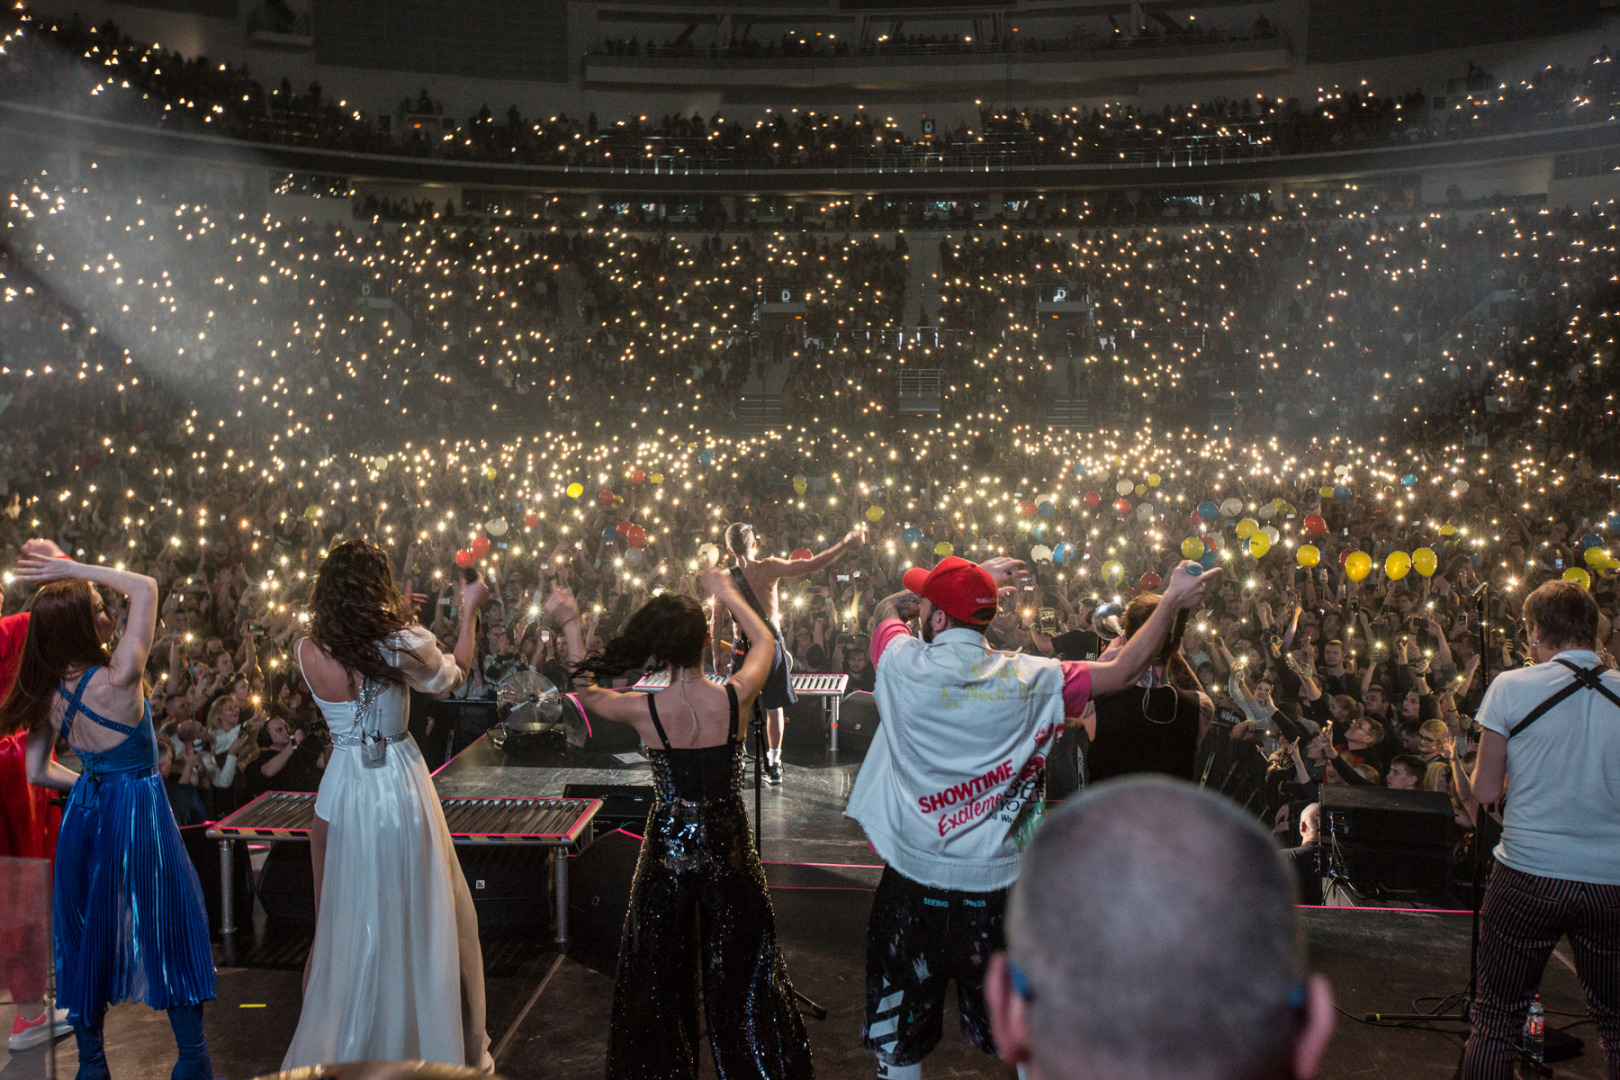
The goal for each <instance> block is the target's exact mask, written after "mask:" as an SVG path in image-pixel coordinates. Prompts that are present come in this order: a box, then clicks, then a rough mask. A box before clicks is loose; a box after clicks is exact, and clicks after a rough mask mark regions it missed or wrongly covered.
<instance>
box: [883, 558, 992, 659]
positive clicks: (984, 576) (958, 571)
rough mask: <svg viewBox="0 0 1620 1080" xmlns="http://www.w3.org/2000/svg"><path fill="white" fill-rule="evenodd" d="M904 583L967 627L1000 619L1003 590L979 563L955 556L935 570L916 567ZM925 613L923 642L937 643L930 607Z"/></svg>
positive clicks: (942, 560)
mask: <svg viewBox="0 0 1620 1080" xmlns="http://www.w3.org/2000/svg"><path fill="white" fill-rule="evenodd" d="M901 584H903V585H905V587H906V589H907V590H908V591H910V592H913V593H916V594H917V595H918V596H920V597H922V598H923V601H924V603H925V604H927V605H929V606H930V607H933V608H936V609H938V610H939V611H942V612H944V613H945V614H946V615H948V616H950V617H951V618H952V619H955V620H956V621H957V622H959V623H962V624H964V625H966V626H989V625H990V620H992V619H994V618H995V617H996V597H997V595H998V592H999V590H998V589H997V587H996V580H995V578H993V577H991V576H990V572H989V571H988V570H986V569H985V568H984V567H982V566H980V565H979V564H978V563H970V562H968V561H967V560H966V559H958V558H957V557H956V556H955V555H952V556H951V557H950V558H948V559H941V560H940V561H939V562H938V563H937V564H936V565H935V566H934V568H933V569H932V570H924V569H923V568H922V567H920V566H913V567H912V568H911V569H910V570H907V571H906V576H905V577H904V578H903V579H901ZM921 612H922V639H923V640H924V641H933V640H934V620H933V619H930V618H929V617H928V609H927V608H922V609H921ZM876 651H877V650H875V649H874V650H873V652H876Z"/></svg>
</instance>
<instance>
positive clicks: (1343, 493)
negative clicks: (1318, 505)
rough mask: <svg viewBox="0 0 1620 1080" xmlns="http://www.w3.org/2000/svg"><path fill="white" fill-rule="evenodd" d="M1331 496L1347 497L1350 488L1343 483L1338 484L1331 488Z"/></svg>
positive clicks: (1336, 497) (1337, 497)
mask: <svg viewBox="0 0 1620 1080" xmlns="http://www.w3.org/2000/svg"><path fill="white" fill-rule="evenodd" d="M1333 497H1334V498H1335V499H1348V498H1349V497H1350V489H1349V488H1347V487H1345V486H1344V485H1343V484H1340V485H1339V486H1338V487H1336V488H1334V489H1333Z"/></svg>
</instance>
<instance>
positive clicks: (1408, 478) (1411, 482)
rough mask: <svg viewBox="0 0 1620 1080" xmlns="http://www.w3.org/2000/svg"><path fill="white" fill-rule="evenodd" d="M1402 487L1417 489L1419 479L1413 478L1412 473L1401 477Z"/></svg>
mask: <svg viewBox="0 0 1620 1080" xmlns="http://www.w3.org/2000/svg"><path fill="white" fill-rule="evenodd" d="M1401 486H1402V487H1417V477H1415V476H1413V475H1412V474H1411V473H1407V474H1406V475H1405V476H1403V477H1401Z"/></svg>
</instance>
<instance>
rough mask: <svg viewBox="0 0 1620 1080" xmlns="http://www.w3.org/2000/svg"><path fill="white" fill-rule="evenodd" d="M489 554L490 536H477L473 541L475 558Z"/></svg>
mask: <svg viewBox="0 0 1620 1080" xmlns="http://www.w3.org/2000/svg"><path fill="white" fill-rule="evenodd" d="M488 554H489V537H487V536H475V537H473V542H472V555H473V558H475V559H482V558H483V557H484V556H485V555H488Z"/></svg>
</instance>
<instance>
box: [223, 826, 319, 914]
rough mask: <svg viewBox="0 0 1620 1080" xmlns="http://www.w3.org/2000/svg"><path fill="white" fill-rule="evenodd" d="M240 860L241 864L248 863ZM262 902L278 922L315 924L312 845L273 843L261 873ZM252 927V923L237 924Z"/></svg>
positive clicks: (265, 912) (266, 911)
mask: <svg viewBox="0 0 1620 1080" xmlns="http://www.w3.org/2000/svg"><path fill="white" fill-rule="evenodd" d="M246 861H247V860H246V859H238V860H237V863H238V864H239V865H240V864H243V863H246ZM259 903H260V904H262V905H264V917H265V918H266V919H267V920H269V921H270V922H275V923H295V924H298V925H301V926H314V925H315V872H314V870H313V869H312V868H311V866H310V862H309V845H308V844H291V843H282V844H271V845H270V853H269V854H268V855H267V856H265V860H264V870H263V871H262V872H261V873H260V874H259ZM237 925H238V926H251V925H252V923H240V922H239V923H237Z"/></svg>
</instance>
